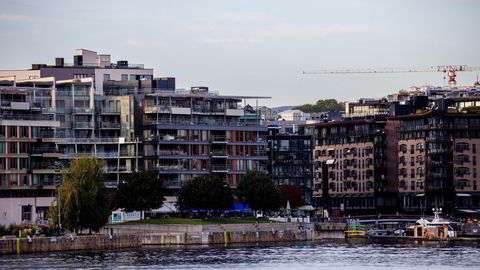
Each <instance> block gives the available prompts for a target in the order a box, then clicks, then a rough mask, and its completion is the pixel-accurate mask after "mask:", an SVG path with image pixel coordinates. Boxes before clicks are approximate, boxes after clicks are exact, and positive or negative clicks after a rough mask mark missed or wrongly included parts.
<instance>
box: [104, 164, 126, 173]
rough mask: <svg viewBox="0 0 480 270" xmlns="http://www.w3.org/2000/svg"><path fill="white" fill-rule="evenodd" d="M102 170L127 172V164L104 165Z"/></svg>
mask: <svg viewBox="0 0 480 270" xmlns="http://www.w3.org/2000/svg"><path fill="white" fill-rule="evenodd" d="M103 170H104V171H105V172H106V173H117V172H129V171H131V170H129V169H128V168H127V166H104V167H103Z"/></svg>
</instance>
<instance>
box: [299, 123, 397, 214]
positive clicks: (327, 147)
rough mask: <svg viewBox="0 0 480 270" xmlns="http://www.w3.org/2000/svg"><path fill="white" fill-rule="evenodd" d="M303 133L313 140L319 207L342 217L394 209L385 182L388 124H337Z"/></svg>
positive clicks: (318, 125)
mask: <svg viewBox="0 0 480 270" xmlns="http://www.w3.org/2000/svg"><path fill="white" fill-rule="evenodd" d="M304 129H305V134H311V135H313V138H314V149H313V155H314V192H313V196H314V197H315V199H316V204H317V206H320V207H325V208H329V210H332V211H333V212H334V213H335V214H336V215H339V214H342V213H343V214H346V213H348V214H372V213H375V212H376V210H377V209H379V208H383V209H387V208H390V207H392V206H394V205H395V203H396V201H395V200H392V199H391V197H390V196H389V188H388V186H387V182H386V156H385V147H386V137H385V121H376V120H366V119H362V120H348V121H338V122H337V121H335V122H327V123H318V124H312V125H306V126H305V127H304Z"/></svg>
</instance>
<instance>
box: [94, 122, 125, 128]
mask: <svg viewBox="0 0 480 270" xmlns="http://www.w3.org/2000/svg"><path fill="white" fill-rule="evenodd" d="M97 126H98V127H99V128H103V129H119V128H121V124H120V123H115V122H113V123H112V122H99V123H97Z"/></svg>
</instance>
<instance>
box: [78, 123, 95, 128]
mask: <svg viewBox="0 0 480 270" xmlns="http://www.w3.org/2000/svg"><path fill="white" fill-rule="evenodd" d="M73 126H74V128H93V124H92V123H91V122H75V124H74V125H73Z"/></svg>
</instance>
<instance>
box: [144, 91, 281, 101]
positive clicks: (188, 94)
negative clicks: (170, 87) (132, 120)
mask: <svg viewBox="0 0 480 270" xmlns="http://www.w3.org/2000/svg"><path fill="white" fill-rule="evenodd" d="M147 96H161V97H197V98H212V99H269V98H272V97H265V96H229V95H217V94H212V93H191V92H189V91H186V92H185V93H182V92H180V93H179V92H173V91H171V92H170V93H169V91H164V92H163V91H162V92H157V93H151V94H147Z"/></svg>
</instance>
